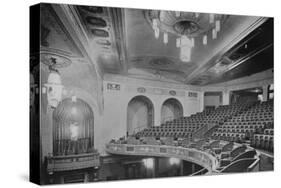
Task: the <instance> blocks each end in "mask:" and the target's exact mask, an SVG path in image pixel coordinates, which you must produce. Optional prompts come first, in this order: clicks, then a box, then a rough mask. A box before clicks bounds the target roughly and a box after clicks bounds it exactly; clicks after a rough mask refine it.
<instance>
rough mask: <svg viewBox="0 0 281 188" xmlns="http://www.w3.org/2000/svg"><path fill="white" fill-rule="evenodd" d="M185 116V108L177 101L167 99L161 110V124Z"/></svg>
mask: <svg viewBox="0 0 281 188" xmlns="http://www.w3.org/2000/svg"><path fill="white" fill-rule="evenodd" d="M182 116H183V107H182V105H181V103H180V102H179V101H178V100H177V99H174V98H172V99H167V100H166V101H165V102H164V103H163V105H162V108H161V123H165V122H166V121H169V120H173V119H177V118H179V117H182Z"/></svg>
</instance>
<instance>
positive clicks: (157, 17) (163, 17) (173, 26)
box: [144, 10, 228, 62]
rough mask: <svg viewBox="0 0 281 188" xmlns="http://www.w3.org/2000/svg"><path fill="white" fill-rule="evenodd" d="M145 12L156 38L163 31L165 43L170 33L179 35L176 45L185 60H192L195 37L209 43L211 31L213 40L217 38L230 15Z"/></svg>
mask: <svg viewBox="0 0 281 188" xmlns="http://www.w3.org/2000/svg"><path fill="white" fill-rule="evenodd" d="M144 14H145V17H146V19H147V20H148V22H149V23H150V25H151V27H152V29H153V31H154V36H155V38H156V39H158V38H159V36H160V32H162V33H163V43H164V44H167V43H168V42H169V34H171V35H174V36H177V39H176V47H177V48H180V59H181V60H182V61H183V62H189V61H190V60H191V50H192V48H193V47H194V46H195V38H196V39H197V38H201V40H202V43H203V45H207V44H208V35H209V33H210V34H211V36H212V39H213V40H215V39H217V37H218V33H219V32H220V30H221V25H222V24H223V23H224V22H225V20H226V19H227V17H228V16H226V15H222V14H206V13H191V12H179V11H163V10H146V11H144Z"/></svg>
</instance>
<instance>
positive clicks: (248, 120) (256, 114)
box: [212, 100, 274, 151]
mask: <svg viewBox="0 0 281 188" xmlns="http://www.w3.org/2000/svg"><path fill="white" fill-rule="evenodd" d="M273 126H274V125H273V100H269V101H266V102H255V103H254V104H253V105H252V106H251V107H250V108H248V109H247V110H246V111H245V112H243V113H241V114H237V115H235V116H233V117H232V118H229V119H228V120H227V121H226V122H224V124H223V125H221V126H220V127H219V128H218V129H217V130H216V131H215V132H214V133H213V134H212V138H214V139H221V140H226V141H235V142H246V143H251V145H252V146H254V147H257V148H261V149H265V150H270V151H272V150H273V133H274V132H273Z"/></svg>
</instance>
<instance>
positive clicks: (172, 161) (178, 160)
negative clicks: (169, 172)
mask: <svg viewBox="0 0 281 188" xmlns="http://www.w3.org/2000/svg"><path fill="white" fill-rule="evenodd" d="M169 163H170V165H178V164H180V159H178V158H173V157H172V158H170V159H169Z"/></svg>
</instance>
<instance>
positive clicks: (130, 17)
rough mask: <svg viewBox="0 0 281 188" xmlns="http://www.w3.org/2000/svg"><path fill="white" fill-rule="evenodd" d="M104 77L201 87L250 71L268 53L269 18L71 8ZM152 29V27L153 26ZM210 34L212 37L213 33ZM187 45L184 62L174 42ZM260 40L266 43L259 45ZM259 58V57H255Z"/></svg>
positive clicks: (270, 47)
mask: <svg viewBox="0 0 281 188" xmlns="http://www.w3.org/2000/svg"><path fill="white" fill-rule="evenodd" d="M73 7H74V9H75V10H76V14H77V15H78V16H79V18H80V21H81V25H82V26H83V29H84V30H85V33H86V35H87V37H88V39H89V41H90V43H91V47H92V53H94V54H95V55H96V59H97V62H98V64H99V65H100V67H101V68H102V69H103V72H105V73H114V74H122V75H126V76H130V77H141V78H148V77H149V78H152V79H158V80H159V79H160V80H170V81H174V82H181V83H186V84H193V85H206V84H211V83H217V82H222V81H224V80H229V79H233V78H237V77H241V76H245V74H246V75H249V74H252V73H255V72H257V71H262V70H265V69H268V68H272V67H273V59H272V58H271V59H272V60H270V59H269V61H271V62H269V63H267V65H264V63H257V64H259V68H258V69H255V71H253V72H251V71H248V70H251V68H249V66H253V63H250V62H253V61H258V60H257V58H256V57H258V56H263V57H269V56H270V55H271V54H272V51H273V33H272V30H273V23H272V21H271V20H272V19H268V18H264V17H256V16H239V15H219V14H206V13H200V14H199V13H190V12H174V11H159V10H141V9H120V8H109V7H93V6H92V7H91V6H73ZM156 25H157V27H155V26H156ZM214 32H215V33H214ZM182 36H187V37H188V38H189V39H190V40H189V41H191V42H192V44H191V45H192V47H190V60H188V61H183V60H182V59H181V58H180V57H181V55H180V54H181V53H182V52H181V48H180V47H179V44H178V42H179V39H180V38H181V37H182ZM261 37H263V39H264V40H262V41H266V42H264V43H262V42H260V43H259V42H257V41H261V40H260V39H261ZM258 59H260V58H258Z"/></svg>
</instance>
